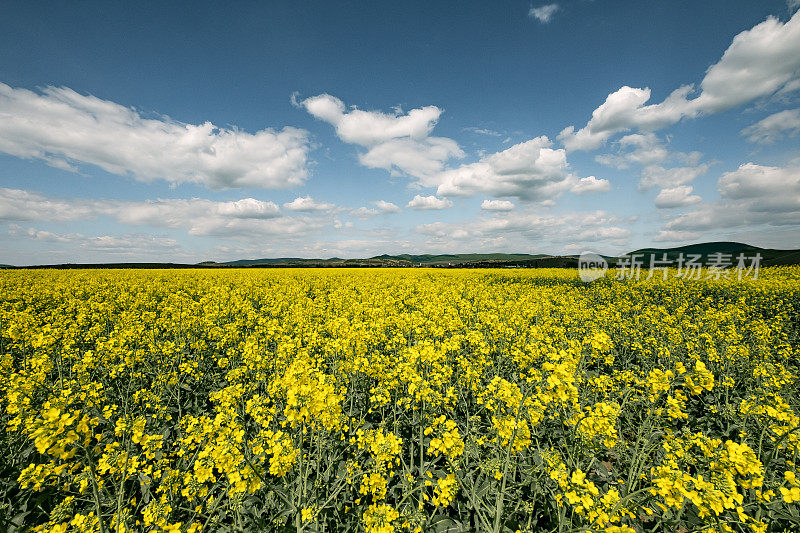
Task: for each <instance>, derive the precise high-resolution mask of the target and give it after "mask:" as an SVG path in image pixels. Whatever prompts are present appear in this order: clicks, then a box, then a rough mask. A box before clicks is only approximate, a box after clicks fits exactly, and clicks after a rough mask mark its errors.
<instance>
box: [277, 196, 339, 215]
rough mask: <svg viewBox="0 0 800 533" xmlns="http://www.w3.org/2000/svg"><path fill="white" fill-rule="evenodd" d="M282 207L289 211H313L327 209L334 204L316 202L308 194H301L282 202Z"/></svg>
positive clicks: (331, 207)
mask: <svg viewBox="0 0 800 533" xmlns="http://www.w3.org/2000/svg"><path fill="white" fill-rule="evenodd" d="M283 207H284V209H288V210H289V211H303V212H314V211H329V210H331V209H333V208H334V207H336V206H334V205H333V204H326V203H323V202H318V201H316V200H314V199H313V198H311V197H310V196H303V197H298V198H295V199H294V200H292V201H291V202H287V203H285V204H283Z"/></svg>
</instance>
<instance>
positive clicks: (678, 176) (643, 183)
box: [639, 163, 711, 190]
mask: <svg viewBox="0 0 800 533" xmlns="http://www.w3.org/2000/svg"><path fill="white" fill-rule="evenodd" d="M710 167H711V165H710V164H709V163H702V164H698V165H695V166H686V167H672V168H665V167H662V166H660V165H648V166H646V167H644V168H643V169H642V177H641V179H640V180H639V189H641V190H647V189H650V188H652V187H660V188H663V189H671V188H674V187H678V186H679V185H686V184H687V183H691V182H693V181H694V180H695V179H696V178H697V177H698V176H702V175H703V174H705V173H707V172H708V169H709V168H710Z"/></svg>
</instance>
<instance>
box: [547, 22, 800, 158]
mask: <svg viewBox="0 0 800 533" xmlns="http://www.w3.org/2000/svg"><path fill="white" fill-rule="evenodd" d="M798 49H800V13H795V14H794V16H792V18H791V19H790V20H789V21H787V22H786V23H783V22H781V21H780V20H778V19H777V18H774V17H769V18H767V20H765V21H764V22H762V23H760V24H758V25H756V26H754V27H753V28H751V29H749V30H746V31H743V32H741V33H739V34H738V35H736V36H735V37H734V38H733V41H732V42H731V45H730V46H729V47H728V49H727V50H726V51H725V53H724V54H723V55H722V58H721V59H720V60H719V61H718V62H717V63H715V64H714V65H712V66H711V67H710V68H709V69H708V70H707V71H706V75H705V77H704V78H703V80H702V82H701V83H700V88H699V90H700V93H699V95H698V96H697V97H696V98H694V99H690V98H689V97H688V96H689V94H690V93H691V92H692V90H693V86H691V85H684V86H682V87H680V88H678V89H676V90H675V91H673V92H672V94H670V95H669V96H668V97H667V98H666V99H665V100H664V101H663V102H660V103H657V104H650V105H646V104H647V102H648V101H649V100H650V89H649V88H647V87H645V88H635V87H629V86H623V87H621V88H620V89H619V90H617V91H615V92H613V93H611V94H609V95H608V97H607V98H606V101H605V102H604V103H603V104H602V105H601V106H600V107H598V108H597V109H595V110H594V112H592V118H591V119H590V120H589V122H588V123H587V124H586V126H584V127H583V128H581V129H579V130H576V129H575V127H574V126H569V127H567V128H565V129H564V130H563V131H562V132H561V133H560V134H559V135H558V139H559V140H560V141H561V142H562V143H563V144H564V146H565V147H566V148H567V149H568V150H594V149H597V148H599V147H600V146H602V145H603V144H605V143H606V142H607V141H608V140H609V139H610V138H611V137H612V136H613V135H615V134H617V133H619V132H622V131H626V130H630V129H633V128H636V129H639V130H642V131H652V130H656V129H659V128H663V127H665V126H669V125H671V124H674V123H676V122H678V121H679V120H681V119H682V118H692V117H695V116H697V115H698V114H701V113H703V114H711V113H717V112H720V111H724V110H726V109H730V108H733V107H736V106H739V105H742V104H745V103H747V102H750V101H752V100H755V99H757V98H762V97H766V96H770V95H773V94H775V93H778V92H781V91H787V90H795V89H797V88H800V54H798V53H797V50H798Z"/></svg>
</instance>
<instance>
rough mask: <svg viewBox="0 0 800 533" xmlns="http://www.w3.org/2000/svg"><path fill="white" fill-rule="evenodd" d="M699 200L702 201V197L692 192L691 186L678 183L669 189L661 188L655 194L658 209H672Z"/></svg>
mask: <svg viewBox="0 0 800 533" xmlns="http://www.w3.org/2000/svg"><path fill="white" fill-rule="evenodd" d="M700 201H702V198H700V197H699V196H697V195H696V194H692V187H691V186H689V185H680V186H678V187H672V188H670V189H662V190H661V192H659V193H658V195H657V196H656V199H655V204H656V207H658V208H659V209H672V208H675V207H684V206H687V205H692V204H696V203H698V202H700Z"/></svg>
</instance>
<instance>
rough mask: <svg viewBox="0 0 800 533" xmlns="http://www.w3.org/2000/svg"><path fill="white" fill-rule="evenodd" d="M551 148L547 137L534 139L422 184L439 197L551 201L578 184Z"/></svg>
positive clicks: (559, 151) (563, 156)
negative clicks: (435, 190)
mask: <svg viewBox="0 0 800 533" xmlns="http://www.w3.org/2000/svg"><path fill="white" fill-rule="evenodd" d="M551 146H552V143H551V142H550V140H549V139H548V138H547V137H545V136H542V137H536V138H534V139H530V140H528V141H525V142H522V143H519V144H515V145H514V146H512V147H510V148H508V149H506V150H503V151H502V152H497V153H494V154H491V155H488V156H485V157H483V158H481V159H480V160H479V161H478V162H476V163H471V164H467V165H462V166H460V167H457V168H454V169H450V170H446V171H444V172H442V173H440V174H438V175H436V176H434V177H431V178H429V179H427V180H424V181H423V182H422V183H423V185H427V186H438V189H437V194H438V195H440V196H472V195H475V194H488V195H490V196H495V197H518V198H522V199H525V200H534V201H546V200H552V199H553V198H555V197H557V196H559V195H560V194H561V193H562V192H564V191H566V190H569V189H570V187H573V186H577V187H578V188H580V185H577V184H578V182H579V179H578V178H577V177H575V176H574V175H572V174H571V173H570V172H569V165H568V164H567V156H566V152H565V151H564V150H563V149H553V148H551ZM598 181H605V180H598Z"/></svg>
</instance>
